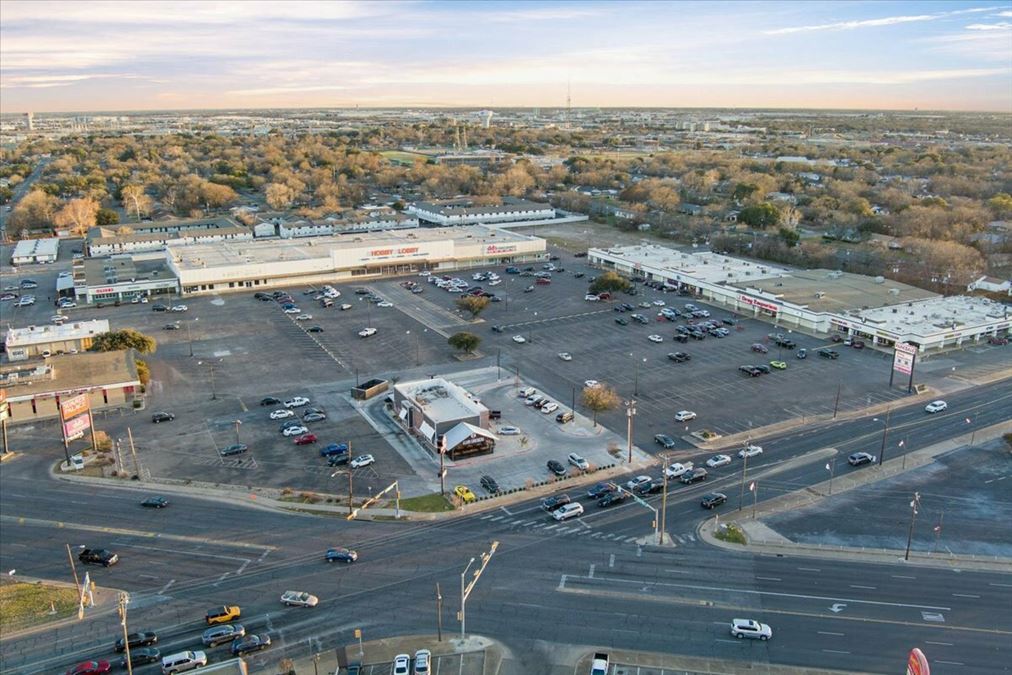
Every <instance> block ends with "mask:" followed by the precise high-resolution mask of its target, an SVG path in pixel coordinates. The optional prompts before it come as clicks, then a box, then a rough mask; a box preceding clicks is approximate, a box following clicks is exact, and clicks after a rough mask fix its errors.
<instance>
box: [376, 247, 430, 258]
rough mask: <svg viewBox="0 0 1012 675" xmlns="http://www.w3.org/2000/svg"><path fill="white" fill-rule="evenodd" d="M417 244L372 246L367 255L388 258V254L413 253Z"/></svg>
mask: <svg viewBox="0 0 1012 675" xmlns="http://www.w3.org/2000/svg"><path fill="white" fill-rule="evenodd" d="M418 250H419V249H418V247H417V246H402V247H400V248H374V249H373V250H371V251H369V256H370V257H372V258H389V257H390V256H397V255H414V254H415V253H418Z"/></svg>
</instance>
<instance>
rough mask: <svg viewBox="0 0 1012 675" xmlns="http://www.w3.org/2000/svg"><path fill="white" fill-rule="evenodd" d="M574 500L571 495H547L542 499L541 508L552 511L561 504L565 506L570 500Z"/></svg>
mask: <svg viewBox="0 0 1012 675" xmlns="http://www.w3.org/2000/svg"><path fill="white" fill-rule="evenodd" d="M571 501H573V500H572V499H570V498H569V495H555V496H553V497H545V498H544V499H542V500H541V508H543V509H544V510H545V511H548V512H549V513H551V512H552V511H554V510H555V509H557V508H559V507H560V506H565V505H566V504H568V503H569V502H571Z"/></svg>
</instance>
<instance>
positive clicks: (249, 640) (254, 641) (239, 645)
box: [232, 635, 271, 656]
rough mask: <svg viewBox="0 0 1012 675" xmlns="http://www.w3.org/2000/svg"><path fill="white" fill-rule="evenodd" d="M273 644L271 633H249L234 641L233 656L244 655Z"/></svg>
mask: <svg viewBox="0 0 1012 675" xmlns="http://www.w3.org/2000/svg"><path fill="white" fill-rule="evenodd" d="M270 646H271V636H270V635H247V636H246V637H241V638H237V639H236V640H235V642H233V643H232V656H243V655H245V654H249V653H250V652H259V651H261V650H264V649H267V648H268V647H270Z"/></svg>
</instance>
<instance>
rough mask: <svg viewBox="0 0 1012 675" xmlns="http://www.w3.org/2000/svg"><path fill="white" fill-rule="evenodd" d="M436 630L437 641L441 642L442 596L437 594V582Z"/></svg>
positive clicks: (437, 584)
mask: <svg viewBox="0 0 1012 675" xmlns="http://www.w3.org/2000/svg"><path fill="white" fill-rule="evenodd" d="M436 630H437V631H438V633H437V636H438V637H437V641H438V642H442V641H443V594H442V593H440V592H439V582H438V581H437V582H436Z"/></svg>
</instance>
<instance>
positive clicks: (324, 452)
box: [320, 443, 348, 457]
mask: <svg viewBox="0 0 1012 675" xmlns="http://www.w3.org/2000/svg"><path fill="white" fill-rule="evenodd" d="M347 454H348V444H347V443H330V444H328V445H325V446H323V447H322V448H320V456H321V457H335V456H337V455H347Z"/></svg>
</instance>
